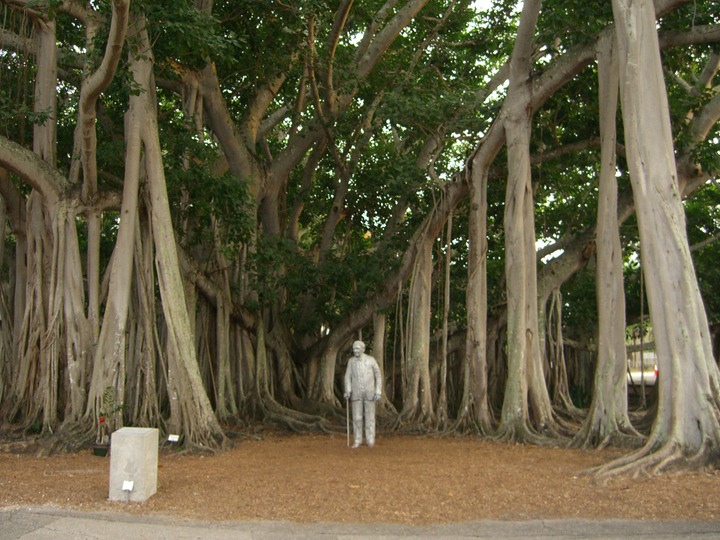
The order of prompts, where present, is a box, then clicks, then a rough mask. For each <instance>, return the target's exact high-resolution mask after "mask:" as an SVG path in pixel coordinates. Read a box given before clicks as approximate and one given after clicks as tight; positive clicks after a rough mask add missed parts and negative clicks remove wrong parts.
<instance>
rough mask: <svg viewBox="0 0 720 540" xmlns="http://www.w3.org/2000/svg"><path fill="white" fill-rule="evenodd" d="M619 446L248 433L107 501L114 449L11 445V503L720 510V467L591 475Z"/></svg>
mask: <svg viewBox="0 0 720 540" xmlns="http://www.w3.org/2000/svg"><path fill="white" fill-rule="evenodd" d="M617 455H619V454H618V452H617V451H581V450H566V449H556V448H537V447H530V446H524V445H505V444H498V443H492V442H487V441H483V440H478V439H474V438H462V439H459V438H446V439H436V438H430V437H414V436H401V435H392V436H380V437H379V439H378V442H377V445H376V446H375V448H373V449H369V448H367V447H365V446H363V447H361V448H359V449H357V450H351V449H348V448H347V447H346V446H345V437H344V436H339V435H322V436H321V435H292V436H286V435H279V434H265V435H263V436H262V438H257V439H245V440H239V441H238V442H237V444H236V446H235V447H234V448H233V449H231V450H229V451H228V452H225V453H223V454H222V455H217V456H199V455H193V456H191V455H181V454H178V453H170V452H165V451H163V452H161V454H160V459H159V468H158V491H157V493H156V494H155V495H154V496H153V497H151V498H150V499H149V500H148V501H146V502H144V503H117V502H109V501H107V496H108V477H109V466H110V459H109V458H102V457H97V456H93V455H92V454H91V452H90V451H89V450H86V451H83V452H79V453H73V454H65V455H54V456H50V457H35V456H33V455H30V454H14V453H10V452H7V451H5V452H1V453H0V507H10V506H28V505H43V504H46V505H55V506H60V507H65V508H71V509H77V510H85V511H123V512H131V513H142V514H157V515H172V516H177V517H179V518H187V519H200V520H213V521H215V520H217V521H237V520H290V521H296V522H321V521H322V522H328V521H329V522H387V523H407V524H410V523H412V524H429V523H446V522H458V521H471V520H483V519H499V520H510V519H512V520H518V519H520V520H523V519H553V518H633V519H700V520H714V519H720V473H718V472H717V471H707V472H697V473H685V474H668V475H664V476H660V477H657V478H639V479H629V478H622V479H619V480H614V481H612V482H610V483H609V484H608V485H606V486H600V485H595V484H594V483H593V482H592V479H591V478H590V477H589V476H587V475H583V474H581V472H582V471H584V470H586V469H588V468H589V467H592V466H594V465H597V464H600V463H604V462H606V461H608V460H609V459H611V458H612V457H614V456H617Z"/></svg>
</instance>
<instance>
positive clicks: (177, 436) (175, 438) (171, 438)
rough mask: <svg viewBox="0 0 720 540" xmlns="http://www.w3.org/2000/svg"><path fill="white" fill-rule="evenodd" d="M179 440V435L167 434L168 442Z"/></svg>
mask: <svg viewBox="0 0 720 540" xmlns="http://www.w3.org/2000/svg"><path fill="white" fill-rule="evenodd" d="M179 440H180V435H168V441H169V442H178V441H179Z"/></svg>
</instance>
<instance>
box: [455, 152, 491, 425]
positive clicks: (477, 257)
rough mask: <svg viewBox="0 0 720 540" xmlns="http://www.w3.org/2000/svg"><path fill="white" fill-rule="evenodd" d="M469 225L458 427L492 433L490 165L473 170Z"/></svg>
mask: <svg viewBox="0 0 720 540" xmlns="http://www.w3.org/2000/svg"><path fill="white" fill-rule="evenodd" d="M471 182H472V183H471V185H470V215H469V224H468V285H467V290H466V291H465V305H466V310H467V334H466V344H465V357H464V362H463V370H462V397H461V399H460V406H459V409H458V413H457V418H456V427H457V428H458V429H461V430H465V429H473V430H479V431H480V432H481V433H486V434H487V433H490V432H491V431H492V429H493V424H494V420H493V417H492V414H491V411H490V404H489V401H488V377H487V373H488V362H487V348H488V341H487V294H488V292H487V250H488V242H487V182H488V168H487V166H477V167H474V168H473V176H472V178H471Z"/></svg>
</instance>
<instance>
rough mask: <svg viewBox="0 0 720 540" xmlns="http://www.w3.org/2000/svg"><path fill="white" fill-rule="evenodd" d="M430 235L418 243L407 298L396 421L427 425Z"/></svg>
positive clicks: (429, 403) (429, 416)
mask: <svg viewBox="0 0 720 540" xmlns="http://www.w3.org/2000/svg"><path fill="white" fill-rule="evenodd" d="M432 245H433V244H432V239H430V240H426V241H425V242H424V243H423V244H422V245H421V246H419V248H420V249H419V252H418V255H417V259H416V261H415V271H414V272H413V276H412V283H411V285H410V291H409V300H408V304H409V305H408V325H407V328H408V336H407V343H406V347H407V352H406V353H405V357H406V363H405V366H406V367H405V370H406V375H405V377H406V384H405V385H404V386H403V408H402V411H401V412H400V417H399V419H398V420H399V422H407V423H409V424H410V425H411V426H413V427H414V426H419V427H429V426H430V425H431V424H432V423H433V422H434V421H435V411H434V408H433V401H432V389H431V386H430V302H431V294H432V268H433V264H432Z"/></svg>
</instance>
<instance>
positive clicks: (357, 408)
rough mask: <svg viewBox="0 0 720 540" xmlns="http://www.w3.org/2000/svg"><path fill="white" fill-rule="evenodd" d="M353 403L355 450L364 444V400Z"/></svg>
mask: <svg viewBox="0 0 720 540" xmlns="http://www.w3.org/2000/svg"><path fill="white" fill-rule="evenodd" d="M351 403H352V416H353V440H354V444H353V448H357V447H358V446H360V444H361V443H362V436H363V400H361V399H358V400H356V401H352V402H351Z"/></svg>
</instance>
